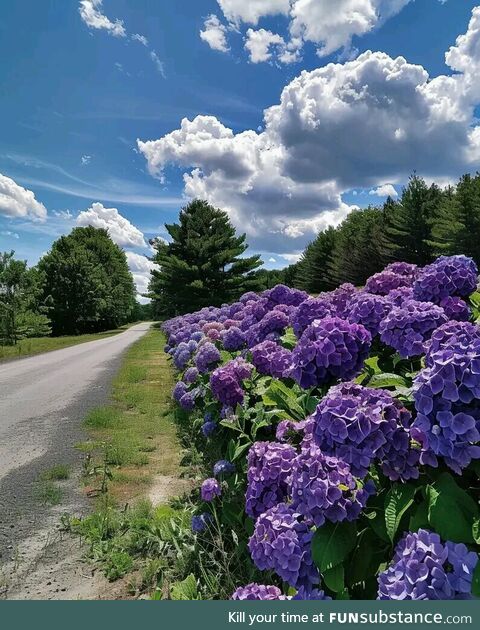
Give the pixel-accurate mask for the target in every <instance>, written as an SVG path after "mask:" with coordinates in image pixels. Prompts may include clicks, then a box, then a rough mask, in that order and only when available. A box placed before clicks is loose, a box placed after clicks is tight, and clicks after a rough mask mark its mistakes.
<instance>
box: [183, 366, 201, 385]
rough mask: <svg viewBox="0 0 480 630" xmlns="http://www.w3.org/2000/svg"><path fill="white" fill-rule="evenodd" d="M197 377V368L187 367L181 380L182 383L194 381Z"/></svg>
mask: <svg viewBox="0 0 480 630" xmlns="http://www.w3.org/2000/svg"><path fill="white" fill-rule="evenodd" d="M197 378H198V370H197V368H195V367H189V368H188V369H187V370H186V371H185V374H184V375H183V382H184V383H188V384H191V383H195V381H196V380H197Z"/></svg>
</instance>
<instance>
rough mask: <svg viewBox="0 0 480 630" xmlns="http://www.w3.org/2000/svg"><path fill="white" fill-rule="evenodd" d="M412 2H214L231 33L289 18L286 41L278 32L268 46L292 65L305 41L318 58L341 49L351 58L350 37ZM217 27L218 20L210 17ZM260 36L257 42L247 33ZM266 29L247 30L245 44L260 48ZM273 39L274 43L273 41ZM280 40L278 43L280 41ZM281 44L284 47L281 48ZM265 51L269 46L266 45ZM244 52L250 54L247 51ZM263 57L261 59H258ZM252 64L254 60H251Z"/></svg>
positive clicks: (379, 0) (399, 0)
mask: <svg viewBox="0 0 480 630" xmlns="http://www.w3.org/2000/svg"><path fill="white" fill-rule="evenodd" d="M411 1H412V0H249V1H248V2H246V1H245V0H217V2H218V5H219V6H220V9H221V10H222V12H223V15H224V17H225V18H226V20H227V21H228V22H229V24H230V25H231V27H232V30H237V31H239V32H241V27H242V24H253V25H257V24H258V23H259V22H260V21H261V20H262V19H263V18H266V17H269V16H274V15H284V16H286V17H287V18H288V31H289V41H288V42H285V39H284V37H282V36H281V35H279V34H277V33H272V32H270V31H267V32H268V33H269V36H270V39H271V43H273V44H275V45H276V46H277V48H276V51H275V52H276V53H277V59H278V61H280V62H281V63H292V62H294V61H298V60H299V59H300V57H301V50H302V47H303V45H304V43H305V42H311V43H313V44H314V45H315V46H316V47H317V52H318V54H319V55H320V56H324V55H329V54H332V53H334V52H335V51H337V50H339V49H342V48H343V49H344V53H343V55H344V58H345V59H347V58H351V57H352V51H353V49H352V45H351V44H352V38H353V37H354V36H358V37H360V36H362V35H365V34H367V33H369V32H371V31H372V30H373V29H375V28H377V27H378V26H380V25H381V24H382V23H383V22H385V21H386V20H388V19H389V18H391V17H393V16H394V15H396V14H397V13H399V12H400V11H401V10H402V9H403V8H404V7H405V6H406V5H407V4H409V2H411ZM210 17H211V18H213V19H215V20H216V22H217V23H218V24H219V25H220V22H219V20H218V17H216V16H214V15H212V16H210ZM222 29H224V30H223V31H222V37H223V42H222V47H221V48H220V47H219V48H217V50H223V51H225V50H228V44H227V41H226V37H225V27H223V26H222ZM249 32H250V33H260V35H258V36H257V38H256V40H255V39H252V35H250V36H249V34H248V33H249ZM264 33H265V30H264V29H260V30H259V31H253V30H252V29H249V31H247V43H248V42H249V41H250V40H252V41H253V43H254V44H255V43H257V45H258V46H259V45H260V42H259V41H258V40H259V39H260V38H263V41H265V34H264ZM201 36H202V38H203V35H201ZM274 38H275V40H274ZM280 40H281V41H280ZM282 43H283V45H282ZM267 49H268V46H267ZM247 50H248V51H249V52H250V56H251V57H252V56H253V55H252V54H251V51H250V48H249V47H247ZM271 56H272V55H271V54H268V55H267V54H263V55H261V54H259V56H258V61H257V62H255V63H260V61H262V60H263V61H269V60H270V59H271ZM261 57H263V59H262V58H261ZM251 60H252V61H253V59H251Z"/></svg>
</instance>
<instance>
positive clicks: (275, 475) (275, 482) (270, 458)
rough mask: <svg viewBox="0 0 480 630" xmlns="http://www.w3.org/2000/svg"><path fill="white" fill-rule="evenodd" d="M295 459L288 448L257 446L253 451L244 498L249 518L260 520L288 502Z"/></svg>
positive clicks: (259, 444)
mask: <svg viewBox="0 0 480 630" xmlns="http://www.w3.org/2000/svg"><path fill="white" fill-rule="evenodd" d="M296 455H297V453H296V451H295V449H294V448H293V447H292V446H290V445H288V444H279V443H276V442H255V443H254V444H253V445H252V446H251V447H250V450H249V452H248V471H247V492H246V494H245V511H246V512H247V514H248V515H249V516H251V517H252V518H257V517H258V516H260V514H263V512H265V511H266V510H268V509H269V508H272V507H274V506H275V505H277V503H281V502H282V501H284V500H285V499H286V498H287V496H288V493H289V488H290V475H291V472H292V465H293V462H294V460H295V457H296Z"/></svg>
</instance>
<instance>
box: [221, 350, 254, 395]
mask: <svg viewBox="0 0 480 630" xmlns="http://www.w3.org/2000/svg"><path fill="white" fill-rule="evenodd" d="M252 370H253V366H252V365H251V364H250V363H247V362H246V361H245V360H244V359H242V358H240V357H238V358H236V359H234V360H233V361H229V362H228V363H226V364H225V365H222V366H221V367H218V368H217V369H216V370H214V371H213V372H212V375H211V377H210V386H211V388H212V394H213V396H214V397H215V398H216V399H217V400H218V401H220V402H221V403H222V404H223V405H227V406H229V407H236V406H237V405H241V404H242V403H243V399H244V391H243V388H242V381H244V380H245V379H247V378H249V377H250V376H251V373H252Z"/></svg>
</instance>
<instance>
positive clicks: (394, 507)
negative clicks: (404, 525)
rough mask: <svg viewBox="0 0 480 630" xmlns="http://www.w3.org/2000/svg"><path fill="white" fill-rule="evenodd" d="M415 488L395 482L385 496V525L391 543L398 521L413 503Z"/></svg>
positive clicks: (398, 524)
mask: <svg viewBox="0 0 480 630" xmlns="http://www.w3.org/2000/svg"><path fill="white" fill-rule="evenodd" d="M415 492H416V488H415V487H414V486H412V485H411V484H408V483H406V484H398V483H397V484H395V485H394V486H393V488H392V489H391V490H389V492H388V493H387V496H386V497H385V527H386V530H387V534H388V537H389V538H390V541H391V542H392V543H393V541H394V539H395V534H396V533H397V530H398V528H399V526H400V521H401V520H402V517H403V515H404V514H405V512H406V511H407V510H408V508H409V507H410V506H411V505H412V504H413V497H414V496H415Z"/></svg>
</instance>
